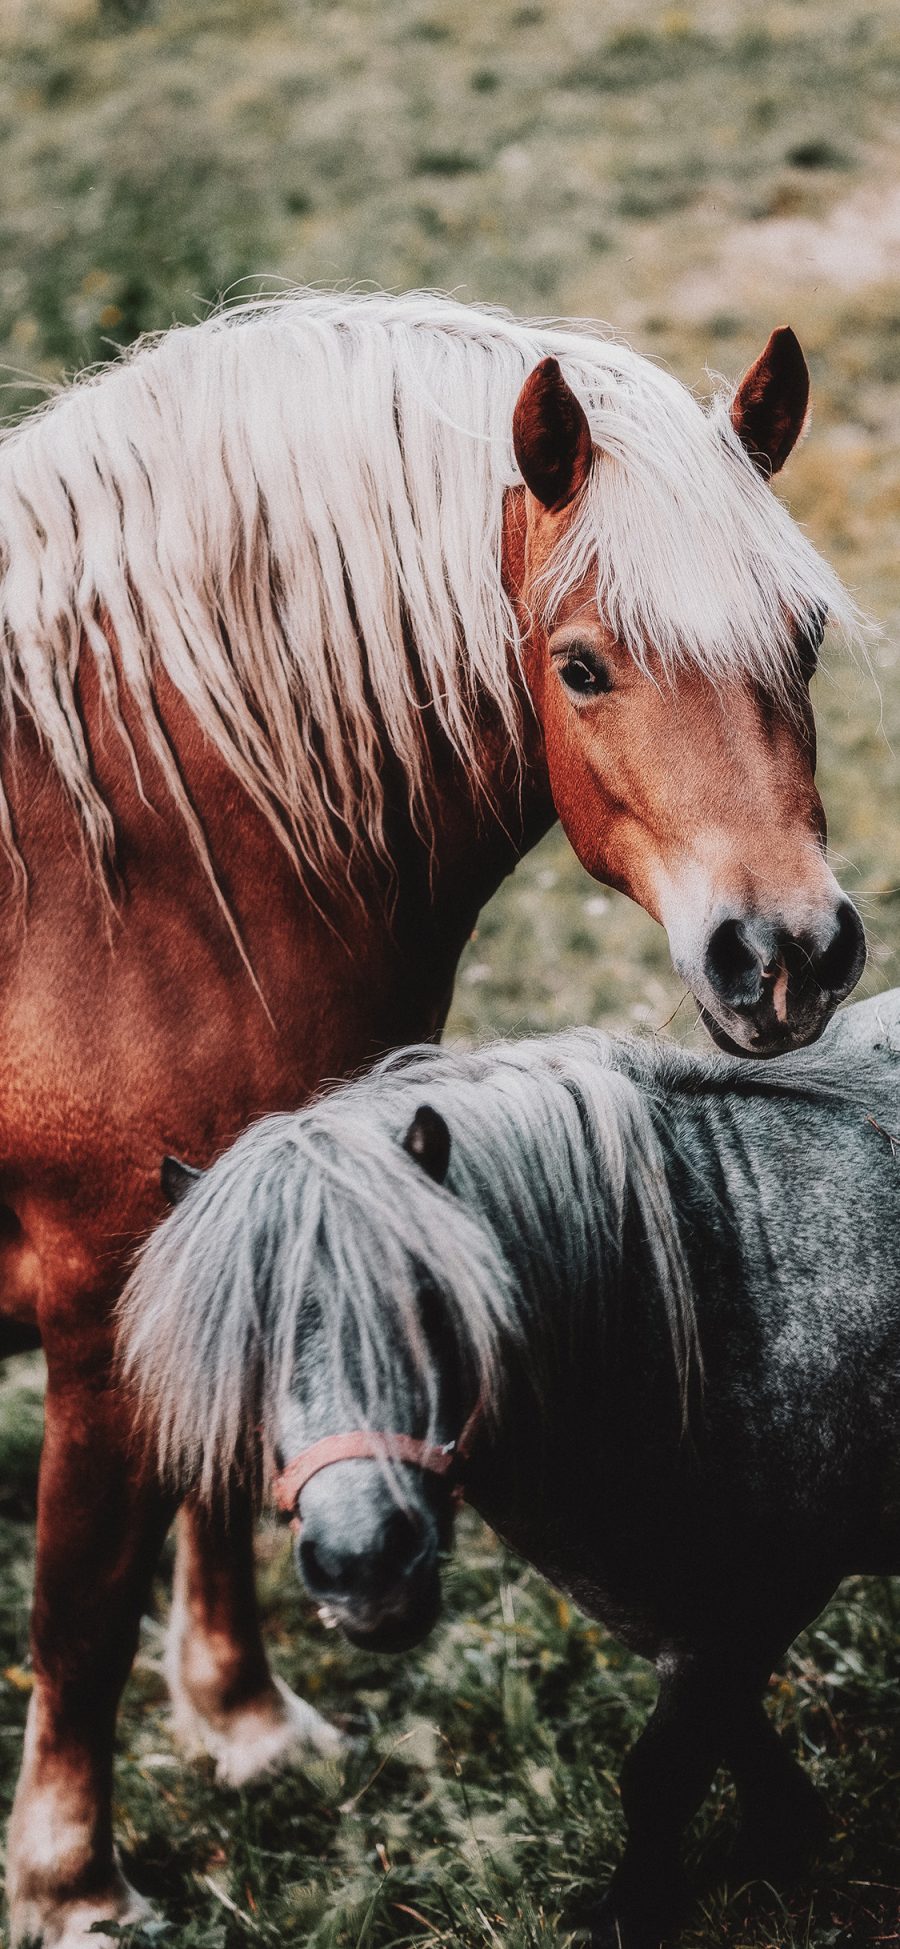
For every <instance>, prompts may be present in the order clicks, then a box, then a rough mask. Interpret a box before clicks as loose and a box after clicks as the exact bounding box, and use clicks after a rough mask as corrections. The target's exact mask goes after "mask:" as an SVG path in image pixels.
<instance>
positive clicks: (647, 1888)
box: [590, 1656, 752, 1949]
mask: <svg viewBox="0 0 900 1949" xmlns="http://www.w3.org/2000/svg"><path fill="white" fill-rule="evenodd" d="M658 1670H659V1696H658V1699H657V1703H656V1707H655V1709H654V1711H653V1713H652V1714H651V1716H650V1719H649V1720H648V1722H647V1725H646V1726H645V1727H644V1730H643V1732H642V1733H641V1735H640V1738H639V1739H638V1740H637V1742H636V1744H635V1745H634V1746H633V1747H632V1750H631V1752H630V1753H629V1754H628V1757H627V1759H626V1761H625V1765H624V1767H623V1769H622V1778H621V1789H622V1807H623V1811H624V1814H625V1819H626V1823H627V1838H626V1843H625V1851H624V1854H623V1856H622V1859H621V1861H620V1863H619V1866H618V1868H617V1869H616V1871H615V1874H614V1875H613V1878H612V1881H611V1882H610V1884H609V1887H608V1888H607V1890H606V1893H605V1895H604V1897H603V1899H602V1901H601V1903H600V1905H599V1907H598V1908H597V1909H596V1910H595V1911H594V1913H593V1915H592V1917H591V1918H590V1941H591V1944H592V1949H659V1945H660V1943H662V1942H664V1941H666V1940H667V1939H668V1937H669V1936H670V1935H671V1933H672V1931H673V1930H674V1929H675V1928H676V1927H677V1926H678V1923H679V1921H680V1918H681V1914H682V1911H683V1909H684V1907H685V1905H686V1901H687V1884H686V1880H685V1876H684V1871H683V1868H682V1865H681V1843H682V1837H683V1834H684V1830H685V1827H686V1826H687V1824H688V1821H689V1820H690V1819H691V1818H692V1816H693V1815H694V1814H695V1813H696V1811H697V1808H698V1807H699V1806H700V1803H701V1801H702V1800H703V1798H704V1796H705V1795H706V1793H707V1792H708V1791H709V1788H710V1786H711V1784H712V1780H713V1777H714V1775H715V1772H716V1768H717V1767H718V1765H719V1764H720V1762H721V1760H722V1759H723V1757H724V1752H725V1748H726V1745H727V1743H728V1735H729V1730H730V1728H731V1727H732V1725H733V1724H734V1722H735V1718H736V1716H737V1715H739V1714H740V1713H741V1712H742V1711H743V1710H745V1709H746V1705H747V1701H748V1685H747V1678H746V1675H745V1674H741V1675H738V1674H737V1673H736V1672H735V1670H734V1669H733V1668H730V1669H729V1668H725V1667H723V1666H720V1665H719V1664H718V1663H717V1662H716V1661H714V1660H712V1659H709V1658H705V1657H686V1656H685V1657H677V1658H675V1657H672V1658H668V1657H667V1658H666V1659H665V1660H661V1661H660V1664H659V1667H658ZM749 1696H750V1697H752V1691H751V1692H750V1693H749Z"/></svg>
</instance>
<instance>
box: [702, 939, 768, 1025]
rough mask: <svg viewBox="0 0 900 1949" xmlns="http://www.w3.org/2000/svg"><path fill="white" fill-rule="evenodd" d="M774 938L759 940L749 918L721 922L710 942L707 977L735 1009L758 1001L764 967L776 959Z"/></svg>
mask: <svg viewBox="0 0 900 1949" xmlns="http://www.w3.org/2000/svg"><path fill="white" fill-rule="evenodd" d="M774 954H775V942H774V940H769V939H768V938H766V939H765V940H762V939H760V940H756V939H755V938H754V935H753V933H752V932H751V930H750V928H749V926H748V925H747V923H746V921H743V920H736V919H729V920H722V921H720V922H719V925H718V927H715V928H714V929H713V932H712V933H711V935H710V937H709V940H708V942H707V945H706V956H705V968H706V977H707V980H708V981H709V983H710V986H711V987H712V988H714V989H715V991H716V994H717V995H720V996H721V998H722V1000H723V1001H725V1002H727V1003H728V1004H729V1006H730V1007H731V1008H739V1007H740V1006H741V1005H742V1004H745V1005H746V1004H747V1003H750V1002H753V1001H755V1000H756V999H757V998H758V995H759V984H760V979H761V976H762V973H763V970H764V968H767V967H769V966H770V965H771V964H772V962H773V959H774Z"/></svg>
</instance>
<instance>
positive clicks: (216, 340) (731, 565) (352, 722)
mask: <svg viewBox="0 0 900 1949" xmlns="http://www.w3.org/2000/svg"><path fill="white" fill-rule="evenodd" d="M549 352H552V353H555V354H556V355H557V356H558V358H559V359H560V361H561V363H562V366H563V369H564V371H565V373H566V376H567V378H568V379H569V381H570V383H571V384H572V386H573V387H574V388H575V390H576V391H577V393H578V395H579V397H580V398H581V400H582V401H583V403H584V405H585V407H586V410H587V412H588V414H589V417H590V422H591V427H592V431H593V436H594V440H595V442H596V445H597V447H598V448H599V449H600V450H601V455H602V460H601V464H600V465H598V466H596V467H595V468H594V470H593V474H592V479H591V484H590V487H589V490H588V491H587V492H586V493H585V496H584V500H583V503H582V505H581V508H580V511H579V513H578V518H577V520H576V521H575V522H574V524H573V526H572V528H571V531H570V533H569V535H568V536H567V539H566V543H565V547H564V549H563V552H562V555H561V558H560V559H559V560H558V561H557V562H556V563H554V564H552V565H551V572H550V575H549V579H548V584H547V587H546V590H545V598H546V604H547V607H548V609H550V610H552V609H553V608H554V606H555V605H556V604H557V603H558V601H559V599H560V598H561V596H562V595H563V594H564V593H565V591H566V589H567V588H569V587H572V586H574V585H575V583H576V582H577V581H578V580H580V578H581V576H582V574H583V573H584V572H585V570H586V569H588V570H590V569H591V568H592V567H594V566H596V572H597V583H598V599H599V602H600V606H601V609H602V611H603V612H604V614H605V616H606V617H607V618H608V620H609V622H610V623H611V624H612V626H613V627H614V628H615V630H616V631H617V633H618V635H619V636H620V637H621V639H622V641H623V642H624V643H625V644H627V645H628V646H629V648H630V649H631V651H632V653H633V654H634V656H635V657H637V658H638V659H641V660H643V659H644V658H645V657H646V656H647V655H648V653H649V652H650V651H651V650H655V651H657V652H658V653H659V655H660V656H661V658H662V659H663V663H664V665H667V666H672V665H673V664H675V663H676V662H677V661H678V660H679V659H683V658H687V659H689V660H691V661H693V662H694V663H696V664H697V665H699V666H700V667H701V668H702V669H704V670H706V671H708V672H709V673H710V674H711V675H712V676H713V677H714V678H716V679H722V678H725V677H730V676H733V675H734V674H735V673H738V672H747V673H748V674H750V675H752V676H754V677H757V678H761V679H762V680H763V681H764V682H765V683H767V684H769V685H771V686H773V687H774V688H776V689H777V688H778V687H779V685H781V684H783V683H784V682H785V680H786V672H787V666H788V657H787V651H788V635H789V626H790V622H789V619H790V618H792V617H793V618H798V617H799V618H803V617H805V616H806V615H807V614H808V613H809V612H810V611H811V610H816V609H822V608H827V609H829V610H830V612H831V614H832V615H833V616H834V617H836V618H837V620H838V621H839V622H840V623H843V624H844V625H848V626H852V625H853V621H854V611H853V605H852V603H851V602H850V600H849V598H848V597H847V596H846V594H845V593H844V591H843V590H842V589H841V586H840V584H839V582H838V581H837V579H836V577H835V576H834V575H833V574H832V573H831V571H830V570H829V569H828V568H827V567H826V565H825V564H824V563H823V562H822V561H821V560H820V559H819V557H818V556H817V555H816V553H815V551H814V550H813V549H812V547H811V546H810V544H809V543H808V541H807V540H806V539H805V537H804V536H803V535H802V534H801V532H800V531H799V529H798V528H797V527H796V525H795V524H794V523H793V522H792V521H791V519H790V517H789V516H788V514H787V512H786V510H785V509H784V507H783V506H782V505H781V504H780V503H779V501H778V500H777V499H776V497H775V495H774V494H773V493H772V492H771V491H770V490H769V489H768V488H767V487H765V486H764V485H763V483H762V482H761V481H760V480H759V478H758V477H757V475H756V474H755V472H754V470H753V468H752V466H751V465H750V462H749V461H748V459H747V457H746V455H745V454H744V452H743V450H742V448H741V447H740V445H739V443H738V442H737V440H736V439H735V438H734V436H733V434H732V432H731V429H730V425H729V422H728V416H727V411H726V410H725V407H724V404H720V406H719V408H717V409H716V410H715V411H714V412H713V413H712V415H706V414H704V412H703V411H702V410H701V408H700V406H699V405H698V403H697V402H696V401H695V399H694V398H693V397H692V395H691V394H690V393H689V392H688V391H687V390H686V389H685V388H684V387H683V386H681V385H680V384H679V383H678V382H677V381H676V380H675V379H674V378H672V377H671V376H670V375H669V374H668V373H666V372H663V371H661V370H660V369H659V368H658V367H657V366H655V365H653V364H651V363H650V362H649V361H648V360H647V359H644V358H641V357H639V356H638V355H637V354H636V353H634V352H632V351H630V350H629V349H628V348H627V347H625V346H623V345H619V344H614V343H610V342H608V341H607V340H605V339H604V338H602V337H600V336H598V335H596V334H595V333H594V332H592V330H591V329H590V328H589V327H585V326H581V327H577V328H575V327H572V328H569V327H557V326H550V325H543V324H533V325H532V324H522V323H519V322H517V321H516V320H515V319H513V318H511V317H508V316H506V315H505V314H503V313H500V312H495V311H489V310H476V309H474V308H469V307H467V306H463V305H460V304H457V303H454V302H451V301H450V300H447V299H443V298H438V297H433V296H421V295H412V296H408V297H385V296H381V295H375V296H369V295H353V296H343V295H342V296H334V295H328V294H321V293H317V292H302V291H301V292H297V293H296V294H294V295H289V296H286V297H283V298H280V299H278V300H276V301H272V302H260V303H255V304H251V305H249V306H242V307H237V308H234V309H231V310H226V311H223V312H221V313H219V314H217V315H215V316H213V317H211V318H210V319H208V320H207V321H206V322H205V323H202V324H199V325H195V326H193V327H190V328H177V329H174V330H172V331H170V332H168V333H166V334H165V336H163V337H162V338H160V339H159V340H158V341H156V342H152V343H145V344H144V345H141V346H138V348H137V349H136V350H135V351H134V352H133V353H132V354H131V355H130V356H129V357H127V358H124V359H123V360H122V361H121V362H120V363H119V364H117V365H115V366H112V367H109V368H106V369H105V370H104V371H102V372H101V373H99V374H97V375H96V376H94V377H92V378H90V379H88V380H85V381H83V382H82V383H80V384H78V385H75V386H74V387H72V388H71V389H69V390H68V391H65V392H63V393H62V394H60V395H59V396H57V397H56V398H55V399H53V400H52V401H51V402H50V404H49V405H48V406H46V407H45V408H44V409H42V410H41V411H40V412H38V413H37V414H35V415H34V416H32V417H31V418H29V419H27V420H26V421H24V422H23V423H22V424H21V425H20V426H18V427H16V428H15V429H13V430H12V431H11V432H9V433H7V434H6V435H5V436H4V437H3V438H2V440H0V635H2V644H3V648H2V660H0V684H2V689H0V707H2V709H3V711H4V713H5V715H6V720H7V722H10V721H11V718H12V714H13V712H14V711H15V710H16V708H23V709H24V711H25V713H26V714H27V716H28V717H30V719H31V720H32V722H33V724H34V725H35V727H36V729H37V731H38V733H39V735H40V738H41V741H42V743H43V746H44V748H45V749H46V751H47V752H48V754H49V756H50V758H51V760H52V762H53V763H54V765H55V766H56V768H57V771H58V773H59V776H60V778H61V780H62V781H63V784H64V786H65V788H66V790H67V792H68V793H69V795H70V797H71V799H72V800H73V802H74V804H75V806H76V807H77V809H78V812H79V814H80V818H81V824H82V829H83V833H84V837H85V840H86V843H87V846H88V849H89V852H90V854H91V856H92V857H93V859H94V861H95V863H96V864H97V865H98V866H102V865H103V863H104V861H105V860H106V859H107V858H108V857H109V855H110V854H111V850H112V827H111V820H110V815H109V811H108V808H107V807H106V805H105V804H104V802H103V800H102V797H101V795H100V793H99V791H98V788H97V785H96V782H95V780H94V778H93V777H92V772H91V765H90V757H89V753H88V750H87V747H86V741H85V736H84V730H83V726H82V722H81V718H80V713H79V707H78V701H77V693H76V678H77V672H78V666H79V661H80V658H81V657H82V656H84V655H85V654H87V655H89V656H91V657H93V659H94V661H95V664H96V668H97V673H98V677H99V681H100V685H101V687H102V692H103V695H104V697H105V699H106V701H107V704H108V706H109V708H110V709H111V711H112V713H113V717H114V720H115V722H116V724H117V725H118V728H119V730H120V732H121V735H122V737H123V738H124V739H126V742H127V734H126V732H125V727H124V725H123V722H122V709H121V706H122V692H123V691H124V693H125V694H126V695H127V696H128V697H129V698H130V700H131V702H132V704H133V705H134V706H136V708H137V712H138V714H139V717H140V719H141V722H142V723H143V725H144V727H145V729H146V732H147V735H148V736H149V738H150V741H151V745H152V748H153V751H154V754H155V757H156V759H157V762H158V763H159V765H160V766H161V768H162V772H163V775H164V777H165V779H166V782H167V786H168V789H169V791H170V793H171V796H172V799H173V800H174V802H175V803H176V805H177V806H178V808H179V810H180V813H181V815H182V816H183V817H184V818H185V819H186V821H187V822H188V826H189V828H190V831H191V834H192V836H193V839H194V843H195V845H196V846H197V848H198V851H199V852H200V853H201V855H202V856H203V857H204V858H205V857H206V854H205V841H204V837H203V833H202V831H201V829H200V826H199V822H198V820H197V818H196V815H195V814H194V812H193V811H192V809H191V806H190V804H189V800H188V796H187V794H186V792H185V789H184V786H183V783H182V781H181V778H180V775H179V772H178V768H177V766H176V763H175V760H174V757H173V754H172V752H171V750H170V748H169V745H168V742H167V740H166V737H165V734H164V732H163V730H162V728H161V726H160V723H159V719H158V715H157V711H156V708H155V693H156V687H157V683H158V678H159V673H160V671H161V670H163V671H165V673H166V675H167V676H168V678H169V679H170V680H171V682H172V683H173V684H174V685H175V687H176V689H177V690H178V691H179V692H181V693H182V695H183V696H184V697H185V698H186V699H187V701H188V703H189V705H190V707H191V709H192V711H193V712H194V714H195V716H196V719H197V722H198V724H199V726H200V727H201V729H202V731H203V733H204V734H205V736H206V737H207V738H208V739H209V740H210V741H211V743H212V745H213V746H214V747H215V749H216V750H217V751H218V752H219V753H220V754H221V756H222V758H223V759H224V761H225V763H226V764H227V765H228V766H229V767H230V769H231V771H232V772H233V773H234V775H235V776H236V777H237V778H238V779H239V780H240V782H241V784H242V785H243V786H244V788H245V789H246V791H247V792H248V794H249V795H250V798H251V799H252V800H253V801H254V803H255V804H256V805H257V806H258V807H260V808H261V809H262V811H263V812H264V813H265V814H266V816H267V817H268V818H269V819H270V820H271V822H272V824H273V826H274V827H275V829H276V831H277V832H278V833H279V835H280V837H281V838H282V840H283V841H284V843H285V845H286V846H287V848H288V849H289V852H290V853H291V855H292V857H293V858H294V859H295V861H296V864H297V866H298V869H299V870H300V871H301V872H303V871H305V870H309V869H311V870H312V871H313V872H314V873H316V874H317V875H319V876H321V878H323V879H324V881H325V883H326V884H328V883H329V882H331V881H333V880H334V879H335V878H339V879H342V880H343V881H344V882H346V878H347V867H348V861H351V862H352V856H353V853H354V849H355V848H356V847H357V846H364V847H365V848H366V849H367V851H369V852H371V851H374V852H375V853H376V854H378V853H379V852H381V853H383V852H384V850H385V837H384V807H383V769H384V760H385V756H386V755H387V754H388V753H392V754H393V755H394V757H395V758H396V760H397V761H398V762H399V765H400V767H401V768H402V773H403V775H404V776H405V778H406V780H407V781H408V789H409V795H410V803H411V807H412V810H413V814H414V816H415V817H416V819H417V822H418V824H419V826H420V828H421V830H422V831H423V832H425V833H427V831H428V829H429V820H428V811H427V806H428V796H429V793H428V785H429V779H428V753H427V749H426V742H425V739H424V737H423V732H422V711H421V705H422V695H421V692H420V691H417V688H416V685H417V682H418V683H420V684H421V686H422V689H423V690H424V694H425V696H426V697H427V698H428V699H429V700H430V702H431V706H432V709H433V714H434V718H435V719H436V721H437V723H438V725H439V726H440V727H441V729H442V730H443V732H444V734H445V735H446V737H447V738H448V740H449V741H450V743H451V745H452V746H453V748H454V749H455V751H456V752H457V753H458V755H459V757H460V759H461V761H462V764H463V766H464V768H465V771H466V772H467V774H468V775H469V776H470V777H471V778H472V780H473V786H474V788H475V789H478V787H479V785H482V786H483V785H484V784H485V782H486V781H484V780H483V779H482V777H481V772H480V749H479V745H480V739H479V730H478V722H477V720H478V712H479V704H480V703H481V702H482V701H483V700H484V698H485V697H486V696H487V697H489V698H490V699H492V700H493V701H494V703H495V705H497V706H498V707H499V709H500V712H501V714H502V718H503V721H504V723H505V725H506V728H507V731H508V735H509V739H510V742H511V745H512V746H513V748H516V747H517V744H518V740H519V736H520V711H521V701H522V700H521V690H520V684H519V678H518V669H517V654H518V647H519V646H518V639H517V631H516V624H515V620H514V617H513V615H512V613H511V611H510V607H509V604H508V602H507V599H506V596H505V594H504V591H503V587H502V584H501V574H500V563H501V512H502V503H503V495H504V491H505V490H506V489H507V488H508V487H510V486H511V485H513V484H514V482H515V481H516V479H517V473H516V467H515V462H514V459H513V454H512V444H511V428H512V415H513V408H514V405H515V401H516V397H517V395H518V393H519V390H520V388H521V385H522V382H523V380H524V378H525V376H526V374H527V373H528V372H529V371H530V370H531V369H532V367H533V366H534V365H535V364H536V363H537V361H538V360H539V359H540V358H542V357H543V356H544V355H545V354H547V353H549ZM110 632H111V633H112V635H113V637H114V639H115V642H116V644H117V645H118V667H116V663H115V662H114V660H113V656H112V654H111V650H110V645H109V641H108V636H109V634H110ZM410 642H412V643H413V644H414V645H415V658H416V662H417V665H418V675H417V676H416V677H414V675H413V671H412V668H411V664H410ZM0 838H2V839H3V841H4V842H5V845H6V849H7V851H8V852H9V854H10V856H11V857H12V858H15V844H14V838H13V834H12V831H11V826H10V818H9V811H8V805H7V801H6V796H5V794H4V792H3V790H2V788H0Z"/></svg>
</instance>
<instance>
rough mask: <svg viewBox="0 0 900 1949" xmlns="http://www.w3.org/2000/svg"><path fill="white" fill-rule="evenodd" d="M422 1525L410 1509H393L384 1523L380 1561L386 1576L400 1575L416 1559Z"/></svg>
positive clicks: (420, 1540) (410, 1566) (419, 1550)
mask: <svg viewBox="0 0 900 1949" xmlns="http://www.w3.org/2000/svg"><path fill="white" fill-rule="evenodd" d="M421 1549H422V1525H421V1523H420V1522H419V1521H417V1519H416V1517H415V1516H414V1515H413V1514H412V1512H411V1511H408V1510H405V1509H394V1510H392V1512H391V1514H390V1515H389V1516H388V1518H387V1521H386V1523H385V1525H384V1531H383V1538H382V1544H381V1551H380V1555H381V1561H382V1564H383V1566H384V1570H385V1573H386V1575H387V1576H393V1577H401V1576H403V1575H404V1574H405V1573H406V1572H407V1571H408V1570H410V1569H412V1566H413V1564H414V1563H416V1561H417V1560H418V1558H419V1556H420V1554H421Z"/></svg>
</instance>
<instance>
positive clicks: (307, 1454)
mask: <svg viewBox="0 0 900 1949" xmlns="http://www.w3.org/2000/svg"><path fill="white" fill-rule="evenodd" d="M483 1413H484V1406H483V1403H482V1402H481V1401H477V1402H476V1404H475V1406H474V1408H473V1409H472V1412H471V1414H470V1416H469V1419H468V1421H467V1422H466V1425H465V1427H464V1428H463V1431H462V1434H461V1435H459V1436H458V1437H457V1439H456V1441H448V1442H443V1443H442V1444H440V1445H438V1444H436V1443H434V1442H427V1441H420V1439H419V1437H418V1436H417V1435H383V1434H379V1433H377V1432H376V1431H375V1430H374V1429H373V1430H372V1431H371V1432H370V1431H368V1430H367V1429H364V1428H358V1429H356V1430H355V1431H354V1432H353V1433H352V1434H347V1435H323V1437H322V1439H321V1441H314V1442H312V1443H311V1445H310V1447H309V1448H303V1449H301V1451H300V1454H299V1455H295V1456H294V1458H293V1461H290V1462H287V1463H285V1466H284V1468H283V1469H281V1470H280V1471H279V1473H278V1474H277V1475H276V1477H275V1480H274V1482H273V1484H272V1492H273V1495H274V1498H275V1502H276V1505H277V1507H278V1508H279V1509H280V1510H281V1511H282V1514H283V1515H285V1516H292V1517H293V1522H292V1524H291V1527H292V1529H293V1530H294V1532H295V1534H296V1533H299V1530H300V1511H299V1506H298V1505H299V1502H300V1497H301V1495H302V1494H303V1491H304V1489H305V1488H306V1485H307V1482H311V1481H312V1479H313V1476H314V1475H321V1472H322V1470H323V1469H328V1468H331V1466H332V1463H334V1462H406V1463H408V1465H409V1466H410V1467H411V1468H417V1469H422V1470H424V1472H425V1474H426V1475H438V1476H450V1477H452V1478H455V1480H454V1481H453V1498H454V1501H455V1502H461V1501H462V1497H463V1483H462V1470H463V1468H464V1467H465V1464H466V1463H467V1461H468V1460H469V1456H470V1455H471V1452H472V1446H473V1442H474V1439H475V1435H476V1433H477V1430H478V1424H479V1422H480V1421H481V1418H482V1415H483Z"/></svg>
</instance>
